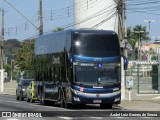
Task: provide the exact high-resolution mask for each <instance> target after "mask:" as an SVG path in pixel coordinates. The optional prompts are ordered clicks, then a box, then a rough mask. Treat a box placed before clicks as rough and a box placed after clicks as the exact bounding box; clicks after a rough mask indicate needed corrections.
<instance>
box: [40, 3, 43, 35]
mask: <svg viewBox="0 0 160 120" xmlns="http://www.w3.org/2000/svg"><path fill="white" fill-rule="evenodd" d="M39 17H40V27H39V35H43V14H42V0H39Z"/></svg>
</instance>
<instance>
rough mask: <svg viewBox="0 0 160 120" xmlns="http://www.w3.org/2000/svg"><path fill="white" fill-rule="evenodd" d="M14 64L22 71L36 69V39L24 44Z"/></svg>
mask: <svg viewBox="0 0 160 120" xmlns="http://www.w3.org/2000/svg"><path fill="white" fill-rule="evenodd" d="M14 64H15V65H17V67H18V68H19V70H21V71H26V70H33V69H34V39H32V40H30V41H27V42H24V43H23V45H22V47H21V48H19V49H18V51H17V53H16V58H15V61H14Z"/></svg>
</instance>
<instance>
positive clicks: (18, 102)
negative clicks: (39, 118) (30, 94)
mask: <svg viewBox="0 0 160 120" xmlns="http://www.w3.org/2000/svg"><path fill="white" fill-rule="evenodd" d="M0 101H4V102H10V103H16V104H17V103H21V102H15V101H7V100H2V99H0Z"/></svg>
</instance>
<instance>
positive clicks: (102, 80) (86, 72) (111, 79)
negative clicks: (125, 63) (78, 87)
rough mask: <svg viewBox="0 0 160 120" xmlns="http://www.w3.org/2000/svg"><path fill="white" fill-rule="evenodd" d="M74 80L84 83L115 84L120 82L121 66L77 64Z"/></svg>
mask: <svg viewBox="0 0 160 120" xmlns="http://www.w3.org/2000/svg"><path fill="white" fill-rule="evenodd" d="M74 70H75V75H74V82H75V83H78V84H84V85H99V84H100V85H113V84H117V83H119V67H118V66H116V65H110V64H92V65H91V64H89V65H84V63H83V65H80V64H79V65H75V66H74Z"/></svg>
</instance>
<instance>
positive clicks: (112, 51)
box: [73, 33, 120, 57]
mask: <svg viewBox="0 0 160 120" xmlns="http://www.w3.org/2000/svg"><path fill="white" fill-rule="evenodd" d="M73 39H74V42H73V53H74V54H76V55H82V56H90V57H111V56H119V55H120V45H119V39H118V37H117V35H116V34H92V33H75V34H74V35H73Z"/></svg>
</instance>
